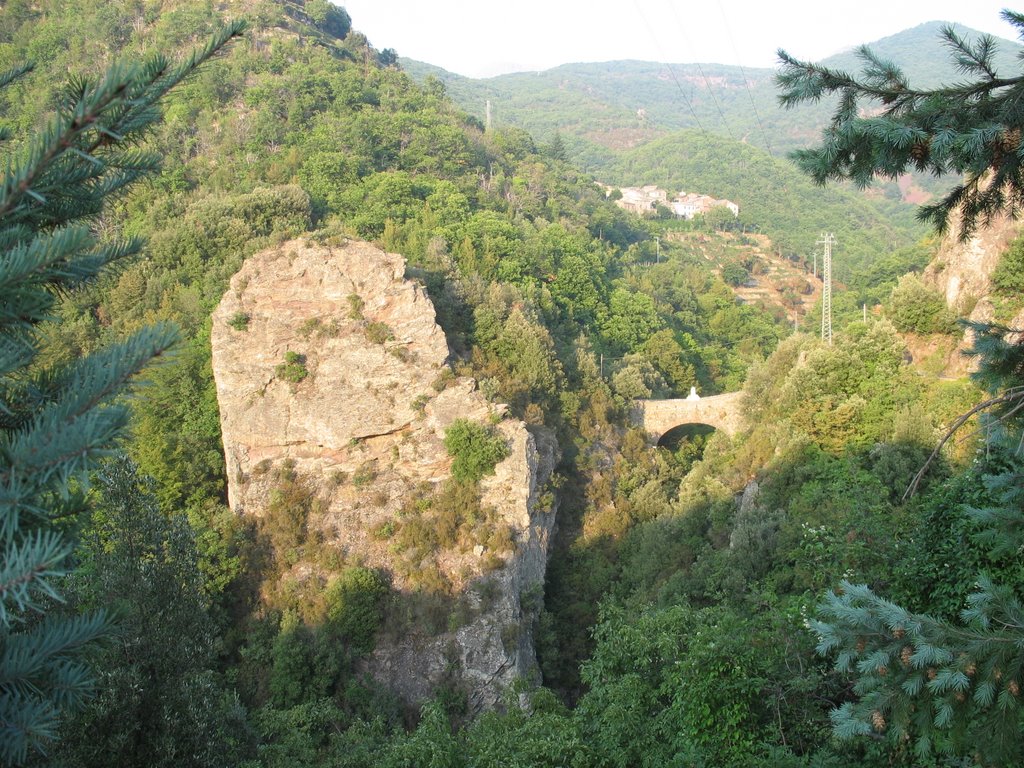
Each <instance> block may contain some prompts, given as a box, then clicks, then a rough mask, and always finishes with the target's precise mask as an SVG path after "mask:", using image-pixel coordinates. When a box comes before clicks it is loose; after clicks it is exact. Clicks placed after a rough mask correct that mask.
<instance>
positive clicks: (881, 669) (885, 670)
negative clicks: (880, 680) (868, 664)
mask: <svg viewBox="0 0 1024 768" xmlns="http://www.w3.org/2000/svg"><path fill="white" fill-rule="evenodd" d="M875 672H877V673H878V674H880V675H881V676H882V677H885V676H886V675H887V674H889V668H888V667H886V666H885V665H884V664H879V665H878V666H877V667H875Z"/></svg>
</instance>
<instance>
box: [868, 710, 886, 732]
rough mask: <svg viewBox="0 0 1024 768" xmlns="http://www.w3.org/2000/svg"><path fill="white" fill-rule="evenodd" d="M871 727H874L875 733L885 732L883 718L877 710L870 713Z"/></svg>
mask: <svg viewBox="0 0 1024 768" xmlns="http://www.w3.org/2000/svg"><path fill="white" fill-rule="evenodd" d="M871 725H873V726H874V728H875V730H876V731H879V732H881V731H884V730H885V718H884V717H882V713H881V712H879V711H878V710H877V709H876V710H875V711H874V712H872V713H871Z"/></svg>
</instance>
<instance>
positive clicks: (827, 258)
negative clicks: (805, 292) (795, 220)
mask: <svg viewBox="0 0 1024 768" xmlns="http://www.w3.org/2000/svg"><path fill="white" fill-rule="evenodd" d="M835 242H836V238H835V236H834V235H833V234H832V233H831V232H829V233H828V234H824V233H822V235H821V239H820V240H819V241H818V242H817V244H818V245H824V246H825V253H824V255H823V256H822V257H821V283H822V285H821V340H822V341H827V342H828V344H829V346H832V246H833V245H834V244H835Z"/></svg>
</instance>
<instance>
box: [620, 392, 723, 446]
mask: <svg viewBox="0 0 1024 768" xmlns="http://www.w3.org/2000/svg"><path fill="white" fill-rule="evenodd" d="M742 398H743V393H742V392H727V393H726V394H724V395H712V396H710V397H702V398H699V399H689V398H679V399H675V400H637V401H636V406H635V407H634V409H633V420H634V422H636V424H637V425H638V426H642V427H643V428H644V429H645V430H646V431H647V432H648V433H649V434H650V435H651V437H653V438H654V441H655V442H657V441H658V440H660V439H661V437H662V435H664V434H665V433H666V432H668V431H669V430H670V429H673V428H674V427H679V426H682V425H683V424H708V425H710V426H712V427H714V428H715V429H718V430H721V431H722V432H725V433H726V434H727V435H729V436H730V437H731V436H732V435H735V434H736V433H737V432H739V431H740V429H741V428H742V426H743V414H742V412H741V409H740V401H741V400H742Z"/></svg>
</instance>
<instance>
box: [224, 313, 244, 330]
mask: <svg viewBox="0 0 1024 768" xmlns="http://www.w3.org/2000/svg"><path fill="white" fill-rule="evenodd" d="M228 325H229V326H231V327H232V328H234V329H235V330H236V331H247V330H249V316H248V315H247V314H245V312H235V314H233V315H232V316H231V317H230V318H228Z"/></svg>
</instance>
